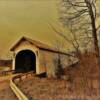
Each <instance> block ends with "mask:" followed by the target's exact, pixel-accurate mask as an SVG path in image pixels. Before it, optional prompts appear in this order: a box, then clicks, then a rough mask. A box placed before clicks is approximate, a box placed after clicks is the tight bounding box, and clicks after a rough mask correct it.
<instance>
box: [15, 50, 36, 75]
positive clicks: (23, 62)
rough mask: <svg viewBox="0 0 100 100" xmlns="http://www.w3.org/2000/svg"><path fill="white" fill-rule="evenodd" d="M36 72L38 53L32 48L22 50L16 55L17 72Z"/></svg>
mask: <svg viewBox="0 0 100 100" xmlns="http://www.w3.org/2000/svg"><path fill="white" fill-rule="evenodd" d="M29 71H34V72H36V55H35V53H34V52H32V51H31V50H22V51H20V52H19V53H18V54H17V55H16V59H15V72H17V73H19V72H20V73H25V72H29Z"/></svg>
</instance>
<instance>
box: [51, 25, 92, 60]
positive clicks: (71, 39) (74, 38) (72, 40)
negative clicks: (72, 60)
mask: <svg viewBox="0 0 100 100" xmlns="http://www.w3.org/2000/svg"><path fill="white" fill-rule="evenodd" d="M49 25H50V26H51V28H52V29H53V31H54V32H56V34H57V35H59V36H61V37H62V38H63V39H64V40H65V41H67V42H68V43H69V44H70V45H72V47H73V48H74V50H75V56H76V57H78V58H79V59H80V58H81V50H80V49H81V48H84V47H85V48H86V46H88V44H89V43H90V41H91V38H90V37H89V36H88V34H87V37H86V38H85V41H84V39H83V38H79V35H77V34H76V33H75V32H74V31H73V30H72V29H71V30H70V36H69V35H68V34H66V33H65V32H64V33H63V32H62V31H61V30H58V29H56V28H55V27H54V26H53V25H52V24H51V23H49Z"/></svg>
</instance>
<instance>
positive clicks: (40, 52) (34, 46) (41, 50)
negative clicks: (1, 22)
mask: <svg viewBox="0 0 100 100" xmlns="http://www.w3.org/2000/svg"><path fill="white" fill-rule="evenodd" d="M11 51H12V52H13V66H12V70H15V71H16V72H28V71H34V72H35V73H36V74H42V73H46V74H47V76H48V77H50V76H55V69H56V67H57V59H58V57H59V55H60V57H61V65H62V67H63V68H65V67H67V66H69V65H70V63H71V62H70V60H74V59H75V58H74V57H73V56H71V55H70V54H67V53H65V52H61V51H58V50H56V49H54V48H51V47H49V46H48V45H45V44H43V43H41V42H38V41H35V40H32V39H29V38H26V37H22V38H21V39H20V40H19V41H18V42H17V43H16V44H15V45H14V46H13V47H12V48H11Z"/></svg>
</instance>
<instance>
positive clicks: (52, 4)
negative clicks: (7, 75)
mask: <svg viewBox="0 0 100 100" xmlns="http://www.w3.org/2000/svg"><path fill="white" fill-rule="evenodd" d="M57 4H58V0H0V57H3V58H5V57H8V56H9V50H10V48H11V47H12V46H13V45H14V44H15V43H16V41H18V40H19V39H20V38H21V37H22V36H27V37H29V38H32V39H35V40H39V41H42V42H43V43H46V44H53V42H55V41H56V39H60V38H59V37H58V36H57V35H56V34H55V32H54V31H53V30H52V28H51V27H50V25H49V23H52V25H54V27H55V28H60V29H62V25H61V23H60V22H59V20H58V18H59V13H58V11H57Z"/></svg>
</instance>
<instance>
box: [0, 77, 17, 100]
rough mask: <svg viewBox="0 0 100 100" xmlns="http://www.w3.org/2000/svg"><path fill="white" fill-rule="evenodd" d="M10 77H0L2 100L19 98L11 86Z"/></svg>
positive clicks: (0, 95)
mask: <svg viewBox="0 0 100 100" xmlns="http://www.w3.org/2000/svg"><path fill="white" fill-rule="evenodd" d="M10 78H11V77H10V76H6V77H0V100H18V99H17V97H16V96H15V94H14V93H13V91H12V90H11V88H10Z"/></svg>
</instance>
